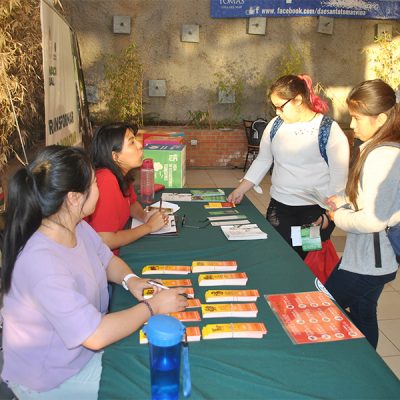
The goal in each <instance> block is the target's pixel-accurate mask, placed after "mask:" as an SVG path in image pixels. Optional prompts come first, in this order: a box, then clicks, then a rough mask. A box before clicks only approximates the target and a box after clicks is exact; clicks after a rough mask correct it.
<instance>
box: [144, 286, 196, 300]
mask: <svg viewBox="0 0 400 400" xmlns="http://www.w3.org/2000/svg"><path fill="white" fill-rule="evenodd" d="M185 294H186V296H187V297H188V298H191V299H193V297H194V289H193V288H191V287H186V288H185ZM153 295H154V288H148V289H144V290H143V297H144V298H145V299H150V298H151V297H153Z"/></svg>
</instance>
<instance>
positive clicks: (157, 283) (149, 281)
mask: <svg viewBox="0 0 400 400" xmlns="http://www.w3.org/2000/svg"><path fill="white" fill-rule="evenodd" d="M147 283H150V285H153V286H156V287H158V288H160V289H169V287H168V286H165V285H163V284H162V283H160V282H156V281H153V280H152V279H149V280H148V281H147ZM180 296H183V297H186V298H188V295H187V294H186V293H180Z"/></svg>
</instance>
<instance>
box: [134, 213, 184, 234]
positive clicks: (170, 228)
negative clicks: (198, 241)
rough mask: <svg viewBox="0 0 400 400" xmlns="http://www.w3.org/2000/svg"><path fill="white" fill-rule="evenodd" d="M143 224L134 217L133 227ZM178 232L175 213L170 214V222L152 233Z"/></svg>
mask: <svg viewBox="0 0 400 400" xmlns="http://www.w3.org/2000/svg"><path fill="white" fill-rule="evenodd" d="M140 225H143V222H142V221H139V220H138V219H135V218H132V225H131V228H137V227H138V226H140ZM175 232H176V221H175V217H174V216H173V215H168V224H167V225H165V226H164V227H163V228H161V229H160V230H159V231H157V232H151V233H150V235H161V234H163V233H175Z"/></svg>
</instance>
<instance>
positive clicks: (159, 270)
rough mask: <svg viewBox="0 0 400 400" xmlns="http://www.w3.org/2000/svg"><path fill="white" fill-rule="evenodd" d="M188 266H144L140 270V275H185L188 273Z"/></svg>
mask: <svg viewBox="0 0 400 400" xmlns="http://www.w3.org/2000/svg"><path fill="white" fill-rule="evenodd" d="M190 269H191V267H190V266H189V265H146V266H144V267H143V269H142V275H154V274H172V275H186V274H189V273H190Z"/></svg>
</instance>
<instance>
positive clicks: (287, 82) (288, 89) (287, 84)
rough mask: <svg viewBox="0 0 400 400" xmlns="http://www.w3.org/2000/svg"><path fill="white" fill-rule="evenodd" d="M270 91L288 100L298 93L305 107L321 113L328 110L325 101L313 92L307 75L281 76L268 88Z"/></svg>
mask: <svg viewBox="0 0 400 400" xmlns="http://www.w3.org/2000/svg"><path fill="white" fill-rule="evenodd" d="M270 93H275V94H276V95H277V96H279V97H280V98H281V99H285V100H290V99H294V98H295V97H296V96H297V95H300V96H301V97H302V99H303V102H304V103H305V104H306V105H307V107H308V108H309V109H310V110H312V111H314V112H318V113H321V114H325V113H327V112H328V110H329V107H328V104H327V103H326V101H324V100H322V99H321V98H320V97H319V96H317V95H316V94H315V93H314V90H313V87H312V80H311V78H310V77H309V76H308V75H284V76H281V77H280V78H279V79H278V80H277V81H276V82H275V83H274V84H273V85H272V86H271V88H270Z"/></svg>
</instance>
